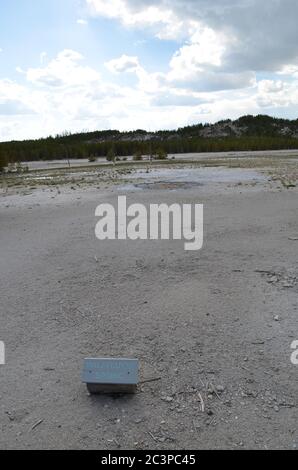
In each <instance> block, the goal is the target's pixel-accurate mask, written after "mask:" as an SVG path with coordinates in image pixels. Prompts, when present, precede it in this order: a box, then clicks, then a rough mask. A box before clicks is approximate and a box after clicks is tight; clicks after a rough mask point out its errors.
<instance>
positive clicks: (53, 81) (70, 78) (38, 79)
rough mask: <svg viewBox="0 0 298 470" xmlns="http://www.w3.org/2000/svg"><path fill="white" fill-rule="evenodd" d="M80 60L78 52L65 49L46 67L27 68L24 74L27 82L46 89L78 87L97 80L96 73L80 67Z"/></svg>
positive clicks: (81, 57)
mask: <svg viewBox="0 0 298 470" xmlns="http://www.w3.org/2000/svg"><path fill="white" fill-rule="evenodd" d="M82 59H83V56H82V55H81V54H79V53H78V52H76V51H73V50H71V49H65V50H64V51H62V52H60V53H59V54H58V56H57V57H56V58H55V59H53V60H51V61H50V62H49V63H48V65H47V66H45V67H40V68H29V69H28V70H27V72H26V76H27V80H28V81H29V82H32V83H34V84H35V85H40V86H47V87H61V86H65V85H67V86H69V85H79V84H81V83H84V82H94V81H97V80H99V79H100V75H99V73H98V72H96V71H95V70H93V69H92V68H90V67H88V66H85V65H80V61H82Z"/></svg>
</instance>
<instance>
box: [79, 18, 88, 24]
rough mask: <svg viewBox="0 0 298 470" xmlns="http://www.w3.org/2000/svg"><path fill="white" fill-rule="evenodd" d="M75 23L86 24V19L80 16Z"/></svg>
mask: <svg viewBox="0 0 298 470" xmlns="http://www.w3.org/2000/svg"><path fill="white" fill-rule="evenodd" d="M77 24H80V25H82V26H86V25H87V24H88V21H87V20H83V19H82V18H79V19H78V20H77Z"/></svg>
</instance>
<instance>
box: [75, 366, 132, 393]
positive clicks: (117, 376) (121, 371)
mask: <svg viewBox="0 0 298 470" xmlns="http://www.w3.org/2000/svg"><path fill="white" fill-rule="evenodd" d="M138 381H139V361H138V359H124V358H86V359H85V360H84V367H83V372H82V382H83V383H86V384H87V389H88V391H89V392H90V393H92V394H93V393H135V391H136V388H137V384H138Z"/></svg>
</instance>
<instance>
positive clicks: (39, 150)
mask: <svg viewBox="0 0 298 470" xmlns="http://www.w3.org/2000/svg"><path fill="white" fill-rule="evenodd" d="M111 148H112V149H113V151H114V152H115V153H116V155H119V156H122V155H123V156H125V155H132V154H134V153H135V152H141V153H143V154H149V153H155V152H157V151H158V149H160V148H162V149H163V150H165V151H166V152H168V153H187V152H210V151H214V152H216V151H236V150H264V149H269V150H270V149H291V148H298V119H296V120H288V119H278V118H273V117H270V116H266V115H258V116H251V115H247V116H242V117H240V118H239V119H237V120H234V121H232V120H230V119H227V120H224V121H219V122H217V123H215V124H195V125H192V126H186V127H182V128H179V129H176V130H162V131H156V132H147V131H145V130H142V129H137V130H134V131H129V132H120V131H118V130H103V131H95V132H82V133H76V134H71V133H64V134H62V135H57V136H55V137H48V138H44V139H38V140H26V141H12V142H4V143H0V168H1V162H2V166H3V162H4V161H6V162H7V161H14V162H15V161H29V160H39V159H42V160H50V159H65V158H87V157H90V156H95V157H104V156H106V155H107V154H108V152H109V150H111Z"/></svg>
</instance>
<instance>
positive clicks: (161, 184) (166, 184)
mask: <svg viewBox="0 0 298 470" xmlns="http://www.w3.org/2000/svg"><path fill="white" fill-rule="evenodd" d="M134 186H135V187H136V188H139V189H154V190H161V191H163V190H164V191H171V190H172V191H174V190H178V189H192V188H194V187H198V186H203V183H199V182H197V181H153V182H151V183H147V182H146V183H137V184H135V185H134Z"/></svg>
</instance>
